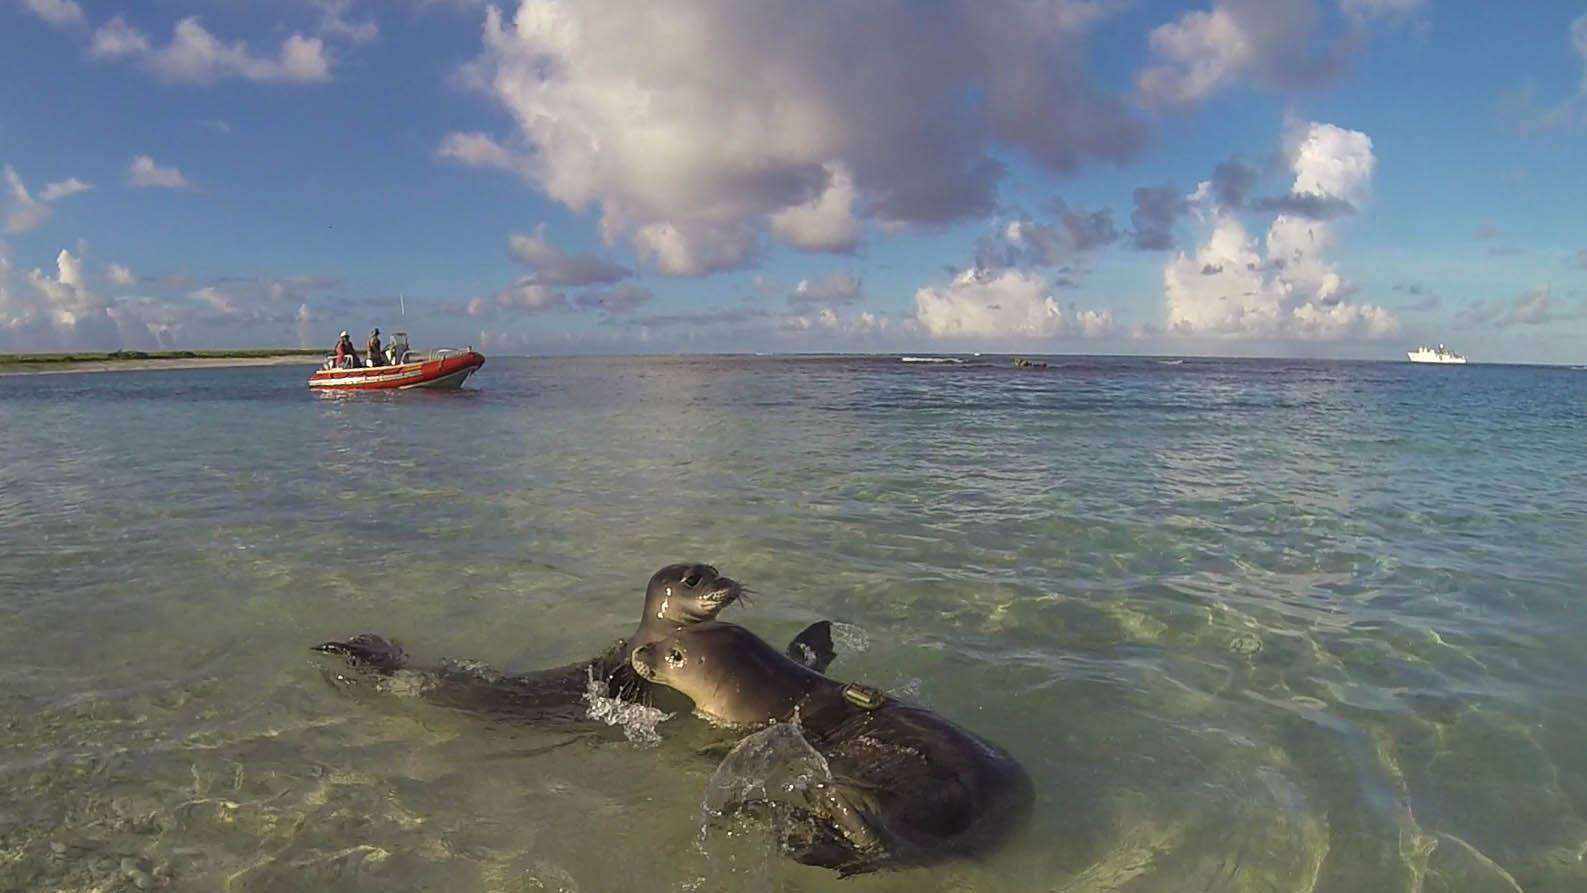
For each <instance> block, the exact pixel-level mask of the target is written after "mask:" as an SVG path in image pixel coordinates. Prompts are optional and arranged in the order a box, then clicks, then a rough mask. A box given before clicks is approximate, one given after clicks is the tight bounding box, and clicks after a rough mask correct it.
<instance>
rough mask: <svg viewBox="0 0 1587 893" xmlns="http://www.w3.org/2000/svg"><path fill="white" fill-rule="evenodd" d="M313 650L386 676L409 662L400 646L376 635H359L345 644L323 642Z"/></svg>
mask: <svg viewBox="0 0 1587 893" xmlns="http://www.w3.org/2000/svg"><path fill="white" fill-rule="evenodd" d="M312 650H314V651H318V652H320V653H321V654H335V655H338V656H340V657H341V658H343V659H344V660H346V661H347V663H348V664H349V665H350V666H352V667H355V668H359V669H370V670H374V671H375V672H377V673H380V674H382V675H386V676H389V675H391V674H392V673H395V672H397V671H398V670H400V669H402V668H403V666H404V665H405V664H406V663H407V662H408V654H407V652H405V651H403V650H402V646H401V645H400V644H398V643H396V642H394V641H392V640H390V639H387V638H385V637H383V636H377V635H375V634H374V633H359V634H358V635H356V636H353V637H352V638H350V639H348V640H347V641H345V642H321V643H320V644H318V645H315V646H314V648H313V649H312Z"/></svg>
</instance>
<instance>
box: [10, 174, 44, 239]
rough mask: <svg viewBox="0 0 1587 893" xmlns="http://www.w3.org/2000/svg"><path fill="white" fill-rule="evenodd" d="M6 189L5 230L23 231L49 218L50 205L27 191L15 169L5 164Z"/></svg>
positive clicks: (11, 231) (12, 231)
mask: <svg viewBox="0 0 1587 893" xmlns="http://www.w3.org/2000/svg"><path fill="white" fill-rule="evenodd" d="M5 176H6V191H7V192H9V193H10V198H9V200H7V201H6V203H5V205H4V207H5V231H6V232H8V233H25V232H27V231H28V230H30V229H33V228H34V227H37V226H38V225H39V224H41V223H43V222H44V221H45V220H48V219H49V216H50V206H49V205H46V204H44V203H43V202H40V201H37V200H35V199H34V198H33V196H32V195H30V194H29V193H28V188H27V186H26V185H25V184H23V182H22V177H20V176H19V175H18V174H17V172H16V169H15V168H13V167H11V165H9V164H8V165H6V166H5Z"/></svg>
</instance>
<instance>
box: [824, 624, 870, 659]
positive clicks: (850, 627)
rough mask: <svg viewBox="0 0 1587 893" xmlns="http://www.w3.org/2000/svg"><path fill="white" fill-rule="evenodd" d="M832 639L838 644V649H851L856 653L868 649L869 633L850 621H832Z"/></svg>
mask: <svg viewBox="0 0 1587 893" xmlns="http://www.w3.org/2000/svg"><path fill="white" fill-rule="evenodd" d="M832 641H833V642H835V643H836V644H837V645H839V646H840V650H843V651H851V652H853V653H855V654H858V653H860V652H862V651H869V650H870V647H871V635H870V633H867V632H866V631H865V630H863V629H861V628H860V627H858V626H855V625H854V624H852V623H839V622H837V621H833V623H832Z"/></svg>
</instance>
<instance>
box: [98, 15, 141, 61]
mask: <svg viewBox="0 0 1587 893" xmlns="http://www.w3.org/2000/svg"><path fill="white" fill-rule="evenodd" d="M148 51H149V38H148V35H146V34H144V33H143V32H142V31H139V30H138V29H137V28H134V27H132V26H131V25H129V24H127V20H126V19H123V18H122V17H121V16H116V17H115V18H113V19H111V20H110V21H108V22H106V23H104V24H103V25H100V26H99V30H97V31H95V32H94V39H93V42H92V43H90V44H89V46H88V55H89V56H91V57H93V58H95V59H120V58H122V57H124V56H138V55H143V54H144V53H147V52H148Z"/></svg>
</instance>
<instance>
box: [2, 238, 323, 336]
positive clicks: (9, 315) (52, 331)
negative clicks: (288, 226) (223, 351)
mask: <svg viewBox="0 0 1587 893" xmlns="http://www.w3.org/2000/svg"><path fill="white" fill-rule="evenodd" d="M104 278H105V280H106V281H108V282H110V283H111V284H113V285H115V286H117V287H123V288H124V287H127V286H128V285H130V284H132V283H134V282H136V281H137V280H136V278H135V277H134V276H133V273H132V271H131V270H130V269H128V268H126V267H123V266H121V265H119V264H110V265H108V267H107V268H106V271H105V277H104ZM180 278H181V277H176V279H175V281H173V282H172V283H170V285H171V286H173V287H181V288H184V289H189V290H188V291H187V292H186V293H185V294H172V295H167V296H163V297H149V296H141V295H140V296H137V297H118V298H116V299H115V300H106V299H104V298H102V297H100V296H99V295H97V294H95V293H94V292H93V291H92V290H91V289H90V288H89V287H88V276H87V274H86V269H85V266H84V263H83V261H82V259H81V258H80V257H78V256H77V255H74V254H73V253H72V252H70V251H62V252H61V253H60V254H59V256H58V257H57V258H56V271H55V273H53V274H49V273H45V272H44V271H40V270H34V271H33V272H31V273H30V274H28V275H27V276H26V277H22V279H21V280H20V281H12V279H11V278H9V266H8V265H7V264H6V263H4V262H3V261H0V350H10V349H14V350H21V351H52V350H85V349H87V350H111V349H116V348H121V347H126V348H134V349H155V348H169V347H175V346H181V345H186V346H202V347H213V346H217V345H237V346H257V345H259V344H261V343H264V344H287V343H292V342H293V341H297V343H300V344H302V343H304V341H302V340H301V329H302V328H303V321H304V318H305V312H306V313H307V317H308V318H309V319H312V320H315V321H321V320H323V319H324V317H323V316H322V315H320V314H317V313H315V312H314V311H313V309H312V307H313V304H312V303H311V299H310V295H311V294H313V293H315V292H319V291H323V290H325V289H328V288H331V287H333V286H335V285H336V280H331V279H325V278H322V277H294V278H286V279H280V278H272V277H265V278H259V279H239V278H233V277H228V278H226V279H224V280H219V281H216V282H215V283H214V284H211V285H207V286H204V287H202V288H198V289H191V283H189V284H187V285H176V282H178V281H180ZM149 285H150V286H151V287H155V288H159V287H162V286H160V285H159V284H158V283H156V282H154V281H152V280H151V281H150V282H149ZM305 307H309V308H310V309H309V310H308V311H305V310H304V308H305Z"/></svg>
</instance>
